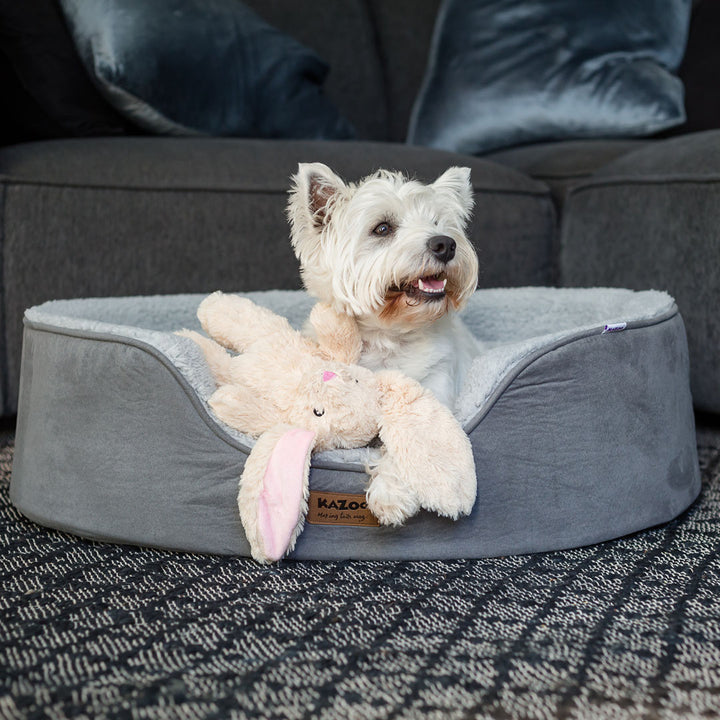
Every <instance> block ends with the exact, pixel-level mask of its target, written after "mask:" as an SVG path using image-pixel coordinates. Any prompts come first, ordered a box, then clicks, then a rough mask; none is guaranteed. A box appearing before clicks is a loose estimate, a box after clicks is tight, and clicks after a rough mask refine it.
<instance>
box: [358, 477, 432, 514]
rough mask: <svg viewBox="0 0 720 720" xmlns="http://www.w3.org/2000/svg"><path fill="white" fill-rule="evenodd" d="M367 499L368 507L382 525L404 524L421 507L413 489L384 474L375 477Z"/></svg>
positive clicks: (368, 490)
mask: <svg viewBox="0 0 720 720" xmlns="http://www.w3.org/2000/svg"><path fill="white" fill-rule="evenodd" d="M366 499H367V506H368V509H369V510H370V512H371V513H372V514H373V515H374V516H375V517H376V518H377V519H378V522H379V523H380V524H381V525H395V526H398V525H402V524H403V523H404V522H405V520H407V519H408V518H409V517H412V516H413V515H415V513H416V512H417V511H418V510H419V509H420V503H419V501H418V498H417V496H416V495H415V493H414V492H412V490H410V489H409V488H407V487H403V486H402V485H400V484H398V483H397V482H396V481H395V479H394V478H388V477H386V476H384V475H375V476H374V477H373V479H372V480H371V482H370V487H368V489H367V493H366Z"/></svg>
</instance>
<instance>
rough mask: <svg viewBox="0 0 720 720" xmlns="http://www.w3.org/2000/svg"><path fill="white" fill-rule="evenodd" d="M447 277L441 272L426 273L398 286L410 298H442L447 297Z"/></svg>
mask: <svg viewBox="0 0 720 720" xmlns="http://www.w3.org/2000/svg"><path fill="white" fill-rule="evenodd" d="M446 286H447V278H446V277H445V276H444V275H443V274H442V273H439V274H437V275H426V276H425V277H420V278H417V279H416V280H413V281H412V282H409V283H407V284H405V285H403V286H402V287H400V288H398V289H399V290H401V291H402V292H404V293H405V294H406V295H407V296H408V297H409V298H416V299H418V300H441V299H442V298H444V297H445V288H446Z"/></svg>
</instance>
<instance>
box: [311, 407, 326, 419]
mask: <svg viewBox="0 0 720 720" xmlns="http://www.w3.org/2000/svg"><path fill="white" fill-rule="evenodd" d="M324 414H325V411H324V410H318V409H317V408H315V409H314V410H313V415H315V417H322V416H323V415H324Z"/></svg>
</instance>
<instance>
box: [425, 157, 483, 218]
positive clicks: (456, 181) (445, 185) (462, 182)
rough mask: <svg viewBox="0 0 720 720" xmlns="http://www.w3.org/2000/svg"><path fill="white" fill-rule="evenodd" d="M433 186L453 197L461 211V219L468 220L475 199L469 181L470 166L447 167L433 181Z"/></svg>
mask: <svg viewBox="0 0 720 720" xmlns="http://www.w3.org/2000/svg"><path fill="white" fill-rule="evenodd" d="M433 187H434V188H435V189H436V190H440V191H442V192H445V193H447V194H448V195H449V197H450V198H451V199H454V200H455V201H456V202H457V203H458V205H459V209H460V211H461V214H462V216H463V220H468V219H469V217H470V213H471V212H472V209H473V205H474V203H475V200H474V198H473V188H472V182H471V181H470V168H467V167H451V168H448V169H447V170H446V171H445V172H444V173H443V174H442V175H441V176H440V177H439V178H438V179H437V180H436V181H435V182H434V183H433Z"/></svg>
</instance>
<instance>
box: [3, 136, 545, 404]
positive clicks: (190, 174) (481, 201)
mask: <svg viewBox="0 0 720 720" xmlns="http://www.w3.org/2000/svg"><path fill="white" fill-rule="evenodd" d="M299 161H304V162H309V161H320V162H326V163H328V164H329V165H331V166H332V167H333V168H334V169H335V170H336V171H337V172H339V173H340V174H341V175H343V176H345V177H346V178H347V179H358V178H360V177H361V176H363V175H365V174H367V173H369V172H371V171H373V170H376V169H377V168H379V167H386V168H394V169H399V170H403V171H405V172H408V173H410V174H413V175H416V176H418V177H420V178H422V179H425V180H430V179H433V178H435V177H437V175H439V174H440V173H441V172H443V171H444V170H445V169H447V167H448V166H450V165H457V164H459V165H468V166H470V167H471V169H472V180H473V186H474V189H475V202H476V207H475V214H474V219H473V221H472V224H471V227H470V237H471V239H472V241H473V243H474V244H475V246H476V247H477V249H478V253H479V256H480V267H481V270H480V284H481V286H482V287H488V286H504V285H539V284H545V283H547V282H548V281H549V280H550V275H551V267H552V258H551V246H552V240H553V235H554V233H555V215H554V209H553V206H552V200H551V198H550V194H549V191H548V189H547V188H546V187H545V186H544V185H542V184H541V183H538V182H535V181H533V180H531V179H529V178H527V177H525V176H523V175H522V174H520V173H518V172H517V171H515V170H512V169H510V168H505V167H502V166H500V165H497V164H494V163H489V162H487V161H483V160H480V159H475V158H469V157H465V156H458V155H454V154H452V153H445V152H441V151H428V150H425V149H419V148H411V147H408V146H405V145H393V144H382V143H378V144H371V143H368V144H358V143H342V142H336V143H333V142H309V141H308V142H293V141H274V142H266V141H259V140H240V139H237V140H235V139H172V138H128V139H117V138H113V139H97V140H83V141H82V142H74V141H59V142H50V143H38V144H29V145H22V146H15V147H11V148H5V149H3V151H2V152H1V153H0V187H2V190H3V192H4V196H5V202H4V207H3V213H2V226H1V228H0V232H1V233H2V237H3V247H2V252H3V275H4V301H5V323H6V328H5V336H6V347H7V357H6V358H5V363H6V378H7V381H6V397H5V401H6V402H5V406H4V411H5V414H9V413H13V412H14V410H15V408H16V407H17V405H16V393H17V383H18V377H19V366H20V363H19V359H20V345H21V337H22V328H21V320H22V314H23V312H24V311H25V310H26V309H27V308H28V307H31V306H33V305H36V304H38V303H40V302H43V301H45V300H49V299H54V298H67V297H89V296H107V295H144V294H155V293H179V292H210V291H212V290H216V289H224V290H229V291H246V290H261V289H269V288H297V287H299V285H300V278H299V271H298V266H297V262H296V260H295V257H294V255H293V253H292V250H291V247H290V242H289V233H288V226H287V221H286V218H285V205H286V202H287V190H288V188H289V184H290V176H291V174H292V173H293V172H295V171H296V169H297V163H298V162H299Z"/></svg>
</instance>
